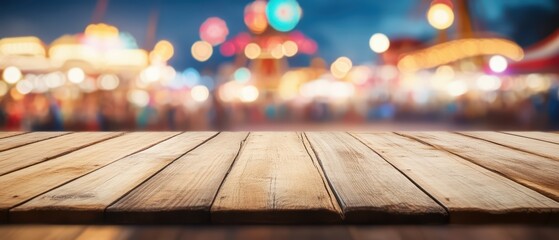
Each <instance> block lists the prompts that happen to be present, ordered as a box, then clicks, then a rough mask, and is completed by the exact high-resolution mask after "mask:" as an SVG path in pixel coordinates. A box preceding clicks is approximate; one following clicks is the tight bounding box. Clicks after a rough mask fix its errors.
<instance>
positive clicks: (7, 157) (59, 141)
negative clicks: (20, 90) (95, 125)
mask: <svg viewBox="0 0 559 240" xmlns="http://www.w3.org/2000/svg"><path fill="white" fill-rule="evenodd" d="M118 135H122V133H118V132H85V133H71V134H67V135H63V136H60V137H56V138H52V139H47V140H44V141H40V142H36V143H31V144H28V145H25V146H21V147H18V148H14V149H10V150H7V151H3V152H0V175H4V174H6V173H9V172H12V171H15V170H18V169H21V168H24V167H27V166H30V165H33V164H37V163H39V162H42V161H46V160H49V159H51V158H55V157H58V156H60V155H64V154H66V153H69V152H72V151H74V150H77V149H81V148H84V147H86V146H89V145H92V144H95V143H98V142H101V141H103V140H106V139H109V138H112V137H116V136H118Z"/></svg>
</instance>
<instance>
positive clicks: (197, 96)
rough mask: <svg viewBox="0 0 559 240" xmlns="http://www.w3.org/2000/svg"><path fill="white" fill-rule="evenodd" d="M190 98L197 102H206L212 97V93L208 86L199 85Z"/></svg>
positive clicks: (192, 91)
mask: <svg viewBox="0 0 559 240" xmlns="http://www.w3.org/2000/svg"><path fill="white" fill-rule="evenodd" d="M190 96H192V99H193V100H194V101H196V102H204V101H206V100H207V99H208V97H209V96H210V91H209V90H208V88H207V87H206V86H203V85H197V86H194V87H193V88H192V89H191V90H190Z"/></svg>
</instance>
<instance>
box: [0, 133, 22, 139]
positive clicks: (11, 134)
mask: <svg viewBox="0 0 559 240" xmlns="http://www.w3.org/2000/svg"><path fill="white" fill-rule="evenodd" d="M25 133H26V132H0V138H8V137H13V136H17V135H21V134H25Z"/></svg>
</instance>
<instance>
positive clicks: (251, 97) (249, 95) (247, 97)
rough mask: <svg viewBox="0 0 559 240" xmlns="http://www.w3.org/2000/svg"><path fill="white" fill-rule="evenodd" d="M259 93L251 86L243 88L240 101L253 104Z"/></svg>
mask: <svg viewBox="0 0 559 240" xmlns="http://www.w3.org/2000/svg"><path fill="white" fill-rule="evenodd" d="M258 95H259V91H258V88H256V87H255V86H252V85H248V86H244V87H243V88H241V96H240V99H241V101H242V102H246V103H249V102H254V101H256V99H258Z"/></svg>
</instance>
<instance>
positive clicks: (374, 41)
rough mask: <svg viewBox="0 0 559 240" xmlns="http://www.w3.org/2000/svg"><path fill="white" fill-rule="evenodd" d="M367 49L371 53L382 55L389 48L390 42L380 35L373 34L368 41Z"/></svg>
mask: <svg viewBox="0 0 559 240" xmlns="http://www.w3.org/2000/svg"><path fill="white" fill-rule="evenodd" d="M369 47H370V48H371V50H373V52H376V53H383V52H386V50H388V48H389V47H390V40H389V39H388V37H387V36H386V35H384V34H382V33H375V34H373V36H371V38H370V39H369Z"/></svg>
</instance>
